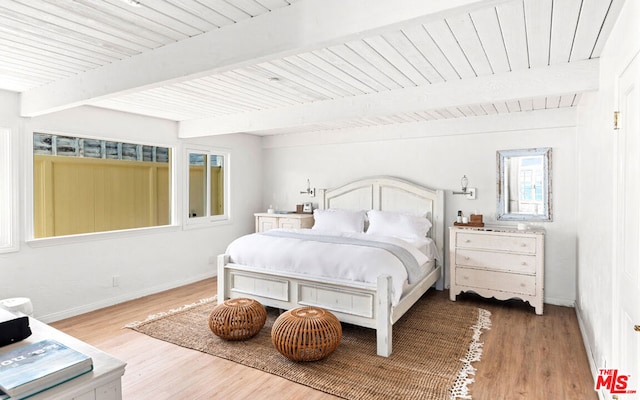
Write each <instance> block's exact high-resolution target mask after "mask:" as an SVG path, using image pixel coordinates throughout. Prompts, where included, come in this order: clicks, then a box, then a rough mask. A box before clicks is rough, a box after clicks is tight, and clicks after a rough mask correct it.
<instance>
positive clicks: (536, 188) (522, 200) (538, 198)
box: [496, 147, 552, 221]
mask: <svg viewBox="0 0 640 400" xmlns="http://www.w3.org/2000/svg"><path fill="white" fill-rule="evenodd" d="M496 162H497V167H498V168H497V170H498V171H497V185H498V187H497V193H498V198H497V218H498V220H500V221H551V220H552V203H551V199H552V195H551V194H552V192H551V147H542V148H535V149H519V150H499V151H498V152H497V154H496Z"/></svg>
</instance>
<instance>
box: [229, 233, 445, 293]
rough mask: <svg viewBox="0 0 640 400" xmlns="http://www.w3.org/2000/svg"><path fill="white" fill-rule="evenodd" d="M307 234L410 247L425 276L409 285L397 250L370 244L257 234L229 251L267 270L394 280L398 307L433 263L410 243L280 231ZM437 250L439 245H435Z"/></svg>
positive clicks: (369, 280)
mask: <svg viewBox="0 0 640 400" xmlns="http://www.w3.org/2000/svg"><path fill="white" fill-rule="evenodd" d="M278 231H282V232H295V233H298V234H303V235H319V234H320V235H332V236H338V237H353V238H357V239H363V240H371V241H379V242H386V243H392V244H395V245H397V246H401V247H402V248H404V249H406V250H407V251H408V252H409V253H410V254H411V256H412V257H414V258H415V260H416V261H417V263H418V265H419V266H421V268H420V272H419V276H417V277H415V276H413V277H412V282H408V277H409V275H408V273H407V270H406V269H405V267H404V266H403V264H402V262H401V261H400V260H399V259H398V258H397V257H396V256H394V255H393V254H392V253H391V252H389V251H387V250H385V249H380V248H375V247H369V246H358V245H353V244H336V243H324V242H319V241H314V240H302V239H297V238H283V237H273V236H268V235H263V234H260V233H255V234H251V235H246V236H243V237H240V238H238V239H236V240H234V241H233V242H232V243H231V244H230V245H229V247H228V248H227V251H226V253H227V254H228V255H229V256H230V261H231V262H232V263H234V264H240V265H246V266H251V267H259V268H265V269H269V270H274V271H281V272H284V273H287V272H291V273H296V274H306V275H310V276H313V277H315V278H317V277H322V278H330V279H332V280H342V281H345V280H346V281H356V282H366V283H372V284H375V283H376V282H377V278H378V276H380V275H390V276H391V277H392V303H393V304H394V305H395V304H397V303H398V301H399V300H400V297H401V296H402V293H403V289H404V287H405V285H407V283H409V284H413V283H415V282H413V281H416V280H420V279H422V278H424V277H425V276H426V275H427V274H428V273H429V272H430V271H431V269H432V268H431V265H432V263H429V261H430V259H429V257H427V255H425V254H424V253H422V252H421V251H419V250H418V249H417V248H416V247H415V246H413V245H411V244H409V243H408V242H406V241H404V240H401V239H397V238H392V237H387V236H378V235H371V234H364V233H335V232H323V231H318V230H311V229H295V230H278ZM434 247H435V246H434Z"/></svg>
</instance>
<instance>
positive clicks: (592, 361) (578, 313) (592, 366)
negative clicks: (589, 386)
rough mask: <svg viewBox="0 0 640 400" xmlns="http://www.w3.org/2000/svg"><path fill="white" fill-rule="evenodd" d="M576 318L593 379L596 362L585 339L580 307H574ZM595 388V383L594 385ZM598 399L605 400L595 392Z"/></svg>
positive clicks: (595, 371)
mask: <svg viewBox="0 0 640 400" xmlns="http://www.w3.org/2000/svg"><path fill="white" fill-rule="evenodd" d="M575 309H576V317H577V318H578V327H579V328H580V334H581V335H582V343H583V344H584V348H585V350H586V351H587V360H588V361H589V369H591V377H592V378H593V379H594V382H595V379H596V377H597V376H598V365H597V364H596V360H595V359H594V357H593V351H592V350H591V345H590V344H589V340H588V339H587V335H586V333H585V332H586V330H585V327H584V321H583V320H582V312H581V311H580V307H578V306H577V305H576V307H575ZM594 387H595V383H594ZM596 393H598V398H599V399H600V400H605V397H604V395H603V393H602V392H601V391H597V392H596Z"/></svg>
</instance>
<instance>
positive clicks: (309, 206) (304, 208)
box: [302, 202, 313, 213]
mask: <svg viewBox="0 0 640 400" xmlns="http://www.w3.org/2000/svg"><path fill="white" fill-rule="evenodd" d="M302 212H305V213H312V212H313V203H310V202H306V203H304V204H303V205H302Z"/></svg>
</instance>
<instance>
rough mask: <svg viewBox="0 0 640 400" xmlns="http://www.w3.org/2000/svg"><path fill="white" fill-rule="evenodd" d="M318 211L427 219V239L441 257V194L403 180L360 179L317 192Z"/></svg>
mask: <svg viewBox="0 0 640 400" xmlns="http://www.w3.org/2000/svg"><path fill="white" fill-rule="evenodd" d="M318 194H319V196H320V203H319V205H318V206H319V207H320V209H328V208H341V209H349V210H381V211H393V212H402V213H410V214H413V215H420V216H424V217H426V218H428V219H429V220H430V221H431V225H432V227H431V230H430V231H429V234H428V236H429V237H431V238H432V239H433V240H434V241H435V242H436V247H437V248H438V253H439V254H440V256H441V257H443V256H444V192H443V191H442V190H439V189H431V188H428V187H425V186H422V185H418V184H416V183H413V182H410V181H407V180H405V179H400V178H395V177H390V176H378V177H371V178H365V179H360V180H357V181H354V182H350V183H347V184H346V185H342V186H339V187H336V188H333V189H319V190H318Z"/></svg>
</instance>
